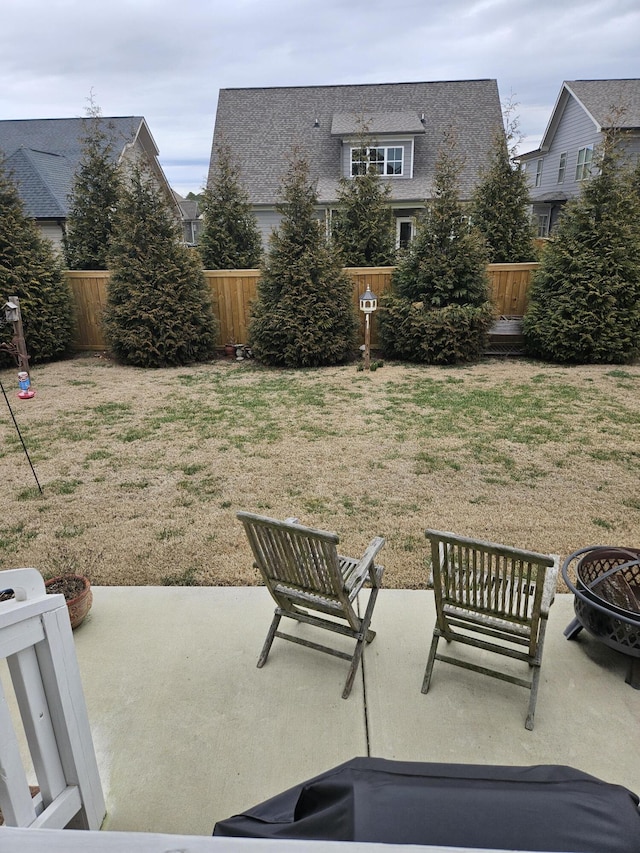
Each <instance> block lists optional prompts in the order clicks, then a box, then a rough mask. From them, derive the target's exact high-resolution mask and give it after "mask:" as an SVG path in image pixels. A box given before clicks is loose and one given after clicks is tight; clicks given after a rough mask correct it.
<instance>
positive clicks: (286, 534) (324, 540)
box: [238, 512, 343, 600]
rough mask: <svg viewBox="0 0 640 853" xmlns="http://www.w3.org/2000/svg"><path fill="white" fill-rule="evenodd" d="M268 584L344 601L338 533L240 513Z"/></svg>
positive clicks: (256, 558)
mask: <svg viewBox="0 0 640 853" xmlns="http://www.w3.org/2000/svg"><path fill="white" fill-rule="evenodd" d="M238 518H239V519H240V521H241V522H242V524H243V525H244V529H245V531H246V534H247V538H248V540H249V543H250V545H251V549H252V551H253V556H254V558H255V561H256V565H257V566H258V568H259V569H260V571H261V572H262V574H263V575H264V577H265V581H267V582H268V583H270V585H274V584H278V583H281V584H287V585H291V586H293V587H296V588H299V589H302V590H305V591H308V592H310V593H315V594H320V595H323V596H326V597H328V598H335V599H337V600H341V599H342V597H343V589H342V587H343V582H342V577H341V574H340V562H339V557H338V550H337V545H338V542H339V541H340V540H339V538H338V536H337V535H336V534H335V533H328V532H326V531H322V530H314V529H313V528H310V527H304V526H303V525H300V524H295V523H293V522H289V521H276V520H274V519H272V518H266V517H265V516H260V515H255V514H253V513H247V512H239V513H238Z"/></svg>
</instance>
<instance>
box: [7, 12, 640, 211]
mask: <svg viewBox="0 0 640 853" xmlns="http://www.w3.org/2000/svg"><path fill="white" fill-rule="evenodd" d="M0 10H1V15H0V117H1V118H3V119H18V118H68V117H74V116H82V115H84V114H85V110H86V106H87V101H88V98H89V96H90V94H91V92H93V96H94V99H95V102H96V104H97V105H98V106H99V107H100V108H101V110H102V113H103V115H105V116H126V115H142V116H144V117H145V118H146V120H147V123H148V125H149V128H150V130H151V133H152V134H153V137H154V139H155V140H156V143H157V145H158V147H159V149H160V161H161V163H162V166H163V168H164V171H165V173H166V175H167V177H168V179H169V182H170V183H171V185H172V186H173V188H174V189H176V190H177V191H178V192H179V193H182V194H183V195H186V193H187V192H189V190H192V191H194V192H199V190H200V189H201V188H202V186H203V185H204V182H205V180H206V176H207V166H208V161H209V154H210V151H211V142H212V139H213V126H214V121H215V113H216V104H217V99H218V91H219V89H221V88H233V87H244V86H305V85H323V84H345V83H402V82H417V81H430V80H466V79H478V78H487V77H489V78H495V79H496V80H497V81H498V86H499V90H500V97H501V100H502V101H503V102H506V101H507V100H509V99H513V100H514V101H515V102H516V103H517V105H518V106H517V110H516V112H517V114H518V115H519V117H520V129H521V132H522V133H523V135H524V140H523V145H522V146H521V150H522V151H528V150H531V149H533V148H535V147H537V144H538V142H539V140H540V137H541V136H542V133H543V132H544V129H545V127H546V124H547V121H548V119H549V116H550V113H551V109H552V107H553V105H554V103H555V100H556V98H557V96H558V93H559V91H560V86H561V84H562V82H563V80H572V79H601V78H619V77H639V76H640V0H535V2H534V1H533V0H477V2H474V0H398V2H395V0H229V2H227V0H171V2H169V0H98V2H92V0H2V5H1V7H0Z"/></svg>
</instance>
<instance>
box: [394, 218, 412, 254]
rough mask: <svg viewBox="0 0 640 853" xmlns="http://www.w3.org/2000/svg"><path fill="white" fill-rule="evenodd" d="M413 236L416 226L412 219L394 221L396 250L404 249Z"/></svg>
mask: <svg viewBox="0 0 640 853" xmlns="http://www.w3.org/2000/svg"><path fill="white" fill-rule="evenodd" d="M415 234H416V224H415V220H414V219H413V218H411V217H407V218H398V219H396V249H406V248H407V247H408V246H409V243H410V242H411V241H412V240H413V238H414V237H415Z"/></svg>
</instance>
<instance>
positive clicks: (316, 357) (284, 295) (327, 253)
mask: <svg viewBox="0 0 640 853" xmlns="http://www.w3.org/2000/svg"><path fill="white" fill-rule="evenodd" d="M281 194H282V201H281V202H280V203H279V204H278V205H277V209H278V211H279V213H280V214H281V216H282V219H281V222H280V225H279V227H278V229H277V230H276V231H274V232H273V233H272V235H271V238H270V241H269V251H268V253H267V256H266V258H265V260H264V263H263V266H262V273H261V277H260V280H259V282H258V289H257V298H256V300H255V301H254V303H253V306H252V312H251V321H250V330H249V334H250V342H251V345H252V347H253V349H254V352H255V354H256V356H257V357H258V358H259V359H260V360H261V361H263V362H265V363H266V364H271V365H276V366H282V367H316V366H320V365H327V364H337V363H339V362H342V361H345V360H346V359H347V358H348V357H349V356H350V355H351V354H352V353H353V350H354V348H355V328H356V323H355V311H354V307H353V303H352V286H351V283H350V281H349V279H348V278H347V277H346V275H345V274H344V272H343V270H342V266H341V262H340V259H339V257H338V255H337V254H336V253H335V252H334V251H333V249H332V248H331V246H330V245H328V244H327V241H326V240H325V237H324V234H323V233H322V230H321V227H320V223H319V221H318V219H317V218H316V215H315V208H316V204H317V197H316V193H315V190H314V188H313V187H312V186H311V184H310V181H309V166H308V164H307V161H306V160H305V159H304V158H303V157H301V156H296V158H295V159H294V160H293V162H292V164H291V167H290V169H289V171H288V173H287V175H286V176H285V178H284V181H283V185H282V191H281Z"/></svg>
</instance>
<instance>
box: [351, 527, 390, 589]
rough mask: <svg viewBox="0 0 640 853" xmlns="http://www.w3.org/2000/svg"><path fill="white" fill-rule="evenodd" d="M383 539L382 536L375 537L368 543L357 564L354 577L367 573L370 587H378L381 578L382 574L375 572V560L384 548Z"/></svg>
mask: <svg viewBox="0 0 640 853" xmlns="http://www.w3.org/2000/svg"><path fill="white" fill-rule="evenodd" d="M384 544H385V539H384V537H383V536H376V537H375V538H373V539H372V540H371V542H369V545H368V546H367V550H366V551H365V552H364V554H363V555H362V557H361V558H360V562H359V563H358V568H357V569H356V572H355V574H356V575H361V574H362V575H364V573H365V572H367V571H368V572H369V579H370V580H371V584H372V586H380V579H381V577H382V572H380V573H379V574H378V573H376V571H375V562H374V561H375V558H376V556H377V554H378V552H379V551H381V550H382V548H384Z"/></svg>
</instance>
